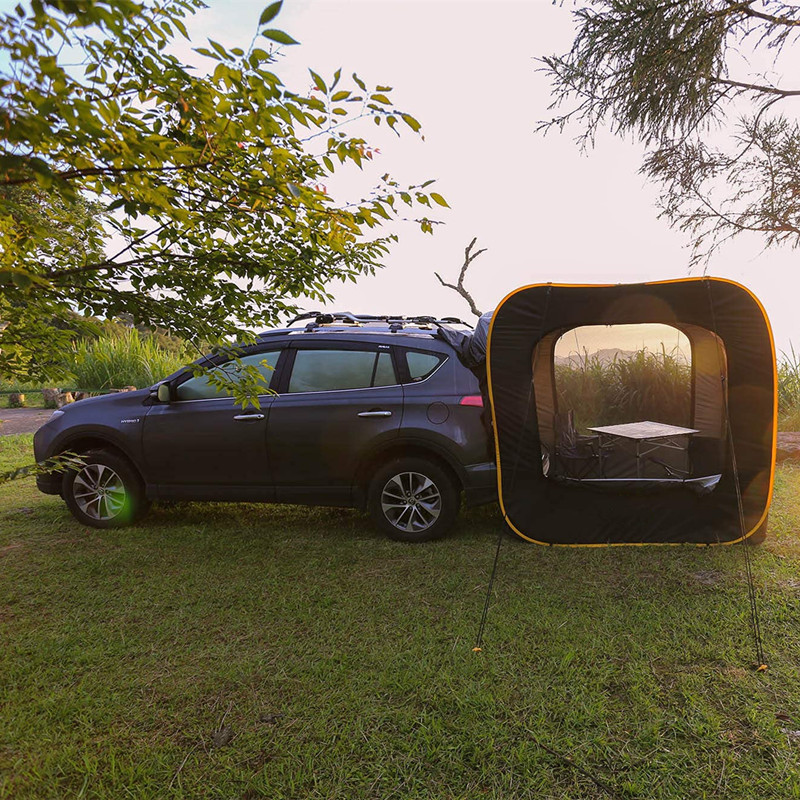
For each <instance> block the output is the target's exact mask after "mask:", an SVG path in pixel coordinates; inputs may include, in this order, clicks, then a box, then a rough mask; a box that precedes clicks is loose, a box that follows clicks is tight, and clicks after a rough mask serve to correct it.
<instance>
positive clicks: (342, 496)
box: [267, 342, 403, 503]
mask: <svg viewBox="0 0 800 800" xmlns="http://www.w3.org/2000/svg"><path fill="white" fill-rule="evenodd" d="M392 350H393V348H391V347H390V346H388V345H380V344H366V343H365V344H362V343H349V342H346V343H343V342H325V343H323V342H302V343H292V347H291V349H290V350H289V353H288V354H287V358H286V365H285V369H283V368H282V373H281V384H280V389H279V395H278V397H276V398H275V399H274V401H273V403H272V407H271V410H270V417H269V423H268V435H267V448H268V455H269V460H270V466H271V469H272V476H273V482H274V484H275V491H276V499H278V500H284V501H287V502H290V501H298V502H299V501H304V502H311V503H314V502H318V503H326V502H330V503H337V502H343V503H347V502H349V500H350V493H351V488H352V485H353V482H354V478H355V472H356V469H357V467H358V464H359V461H360V459H361V458H362V457H363V456H364V454H365V453H366V452H367V451H368V450H369V449H371V448H372V447H375V446H377V445H379V444H380V443H381V442H382V441H383V440H385V439H388V438H392V437H395V436H396V435H397V432H398V429H399V427H400V424H401V421H402V415H403V389H402V386H401V385H400V383H399V381H398V379H397V368H396V365H395V361H394V354H393V352H392Z"/></svg>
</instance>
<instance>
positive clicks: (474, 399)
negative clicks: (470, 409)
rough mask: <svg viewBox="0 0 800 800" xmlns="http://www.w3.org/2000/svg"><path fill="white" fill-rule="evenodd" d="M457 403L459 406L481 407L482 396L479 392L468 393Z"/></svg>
mask: <svg viewBox="0 0 800 800" xmlns="http://www.w3.org/2000/svg"><path fill="white" fill-rule="evenodd" d="M458 404H459V405H460V406H475V407H476V408H483V398H482V397H481V396H480V395H479V394H468V395H466V396H465V397H462V398H461V399H460V400H459V401H458Z"/></svg>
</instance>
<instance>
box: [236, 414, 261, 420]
mask: <svg viewBox="0 0 800 800" xmlns="http://www.w3.org/2000/svg"><path fill="white" fill-rule="evenodd" d="M234 419H235V420H236V421H237V422H242V421H243V420H250V419H264V415H263V414H237V415H236V416H235V417H234Z"/></svg>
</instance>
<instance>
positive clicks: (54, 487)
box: [36, 472, 61, 494]
mask: <svg viewBox="0 0 800 800" xmlns="http://www.w3.org/2000/svg"><path fill="white" fill-rule="evenodd" d="M36 488H37V489H38V490H39V491H40V492H43V493H44V494H61V475H60V474H59V473H58V472H45V473H42V474H41V475H37V476H36Z"/></svg>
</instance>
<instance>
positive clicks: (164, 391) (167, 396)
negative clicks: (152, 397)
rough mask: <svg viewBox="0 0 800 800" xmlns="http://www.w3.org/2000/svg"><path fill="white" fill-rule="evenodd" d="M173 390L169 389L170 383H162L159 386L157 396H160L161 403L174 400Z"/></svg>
mask: <svg viewBox="0 0 800 800" xmlns="http://www.w3.org/2000/svg"><path fill="white" fill-rule="evenodd" d="M171 395H172V392H170V390H169V384H168V383H161V384H159V386H158V390H157V392H156V397H157V398H158V402H159V403H169V401H170V400H172V396H171Z"/></svg>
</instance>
